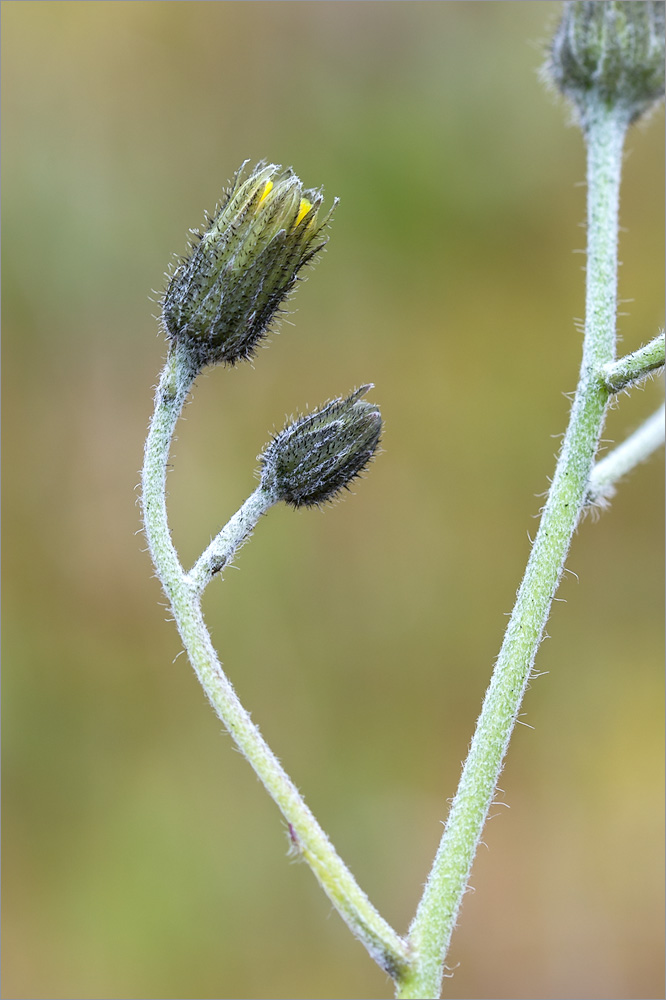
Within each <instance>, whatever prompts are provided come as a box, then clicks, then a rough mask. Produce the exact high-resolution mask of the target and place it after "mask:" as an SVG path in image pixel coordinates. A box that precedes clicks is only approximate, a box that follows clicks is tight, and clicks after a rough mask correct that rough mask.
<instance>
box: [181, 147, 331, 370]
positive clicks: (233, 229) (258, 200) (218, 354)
mask: <svg viewBox="0 0 666 1000" xmlns="http://www.w3.org/2000/svg"><path fill="white" fill-rule="evenodd" d="M322 201H323V194H322V192H321V191H314V190H312V191H310V190H309V191H304V190H303V186H302V184H301V182H300V180H299V179H298V177H296V175H295V174H294V172H293V171H292V170H291V169H286V170H283V169H282V167H279V166H275V165H274V164H264V163H260V164H258V165H257V166H256V167H253V168H252V169H250V170H249V171H248V170H247V169H246V165H245V164H244V165H243V166H242V167H241V169H240V170H239V171H238V173H237V174H236V177H235V179H234V181H233V184H232V185H231V188H230V190H229V191H228V193H227V196H226V199H225V201H224V203H223V204H222V206H221V208H219V210H218V211H217V214H216V215H215V217H214V218H212V219H209V220H208V222H207V228H206V229H205V230H204V231H203V232H201V233H197V234H195V235H196V241H195V243H194V244H193V246H192V253H191V254H190V256H189V257H187V258H186V259H185V260H183V262H182V263H181V264H180V266H179V267H178V268H177V270H176V272H175V273H174V275H173V277H172V278H171V280H170V282H169V286H168V288H167V290H166V292H165V295H164V298H163V301H162V317H163V321H164V326H165V329H166V332H167V334H168V336H169V338H170V339H171V341H172V342H180V343H182V344H184V345H185V346H186V347H187V349H188V352H189V354H190V356H191V358H192V360H193V362H194V363H195V365H197V367H202V366H203V365H206V364H216V363H218V362H221V361H225V362H227V363H228V364H234V363H235V362H236V361H239V360H241V359H242V358H247V357H249V356H250V355H251V354H252V353H253V351H254V349H255V348H256V346H257V343H258V341H259V340H260V339H261V337H262V336H263V335H264V334H265V333H266V331H267V329H268V327H269V324H270V322H271V320H272V319H273V318H274V316H275V314H276V312H277V310H278V308H279V306H280V304H281V303H282V302H283V301H284V299H285V297H286V296H287V295H288V293H289V292H290V291H291V289H292V288H293V286H294V283H295V281H296V276H297V274H298V272H299V271H300V269H301V268H302V267H303V265H304V264H307V263H308V261H310V260H312V258H313V257H314V256H315V254H317V252H318V251H319V250H321V249H322V247H323V246H324V244H325V243H326V237H325V236H323V235H322V230H323V228H324V226H325V225H326V223H327V222H328V221H329V218H330V215H331V212H328V213H327V214H326V216H325V217H324V218H323V219H320V218H319V209H320V208H321V204H322ZM333 207H335V203H334V206H333ZM331 211H332V209H331Z"/></svg>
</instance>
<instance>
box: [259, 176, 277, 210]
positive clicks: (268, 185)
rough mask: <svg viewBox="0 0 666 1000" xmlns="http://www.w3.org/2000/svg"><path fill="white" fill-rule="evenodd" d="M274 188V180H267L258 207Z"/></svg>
mask: <svg viewBox="0 0 666 1000" xmlns="http://www.w3.org/2000/svg"><path fill="white" fill-rule="evenodd" d="M272 190H273V181H266V183H265V184H264V190H263V191H262V192H261V198H260V199H259V202H258V205H257V207H259V205H261V203H262V201H263V200H264V198H268V196H269V194H270V193H271V191H272Z"/></svg>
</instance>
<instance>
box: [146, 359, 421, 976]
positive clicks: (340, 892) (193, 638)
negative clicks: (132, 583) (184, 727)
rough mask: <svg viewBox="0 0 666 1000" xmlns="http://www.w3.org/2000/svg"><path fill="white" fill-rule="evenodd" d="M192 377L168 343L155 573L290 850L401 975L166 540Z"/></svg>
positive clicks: (158, 418)
mask: <svg viewBox="0 0 666 1000" xmlns="http://www.w3.org/2000/svg"><path fill="white" fill-rule="evenodd" d="M195 376H196V370H195V369H193V368H192V366H191V364H190V363H189V359H188V355H187V352H186V351H184V350H182V349H180V348H179V347H178V346H176V347H175V348H174V349H172V350H171V351H170V352H169V356H168V358H167V362H166V365H165V367H164V371H163V372H162V377H161V379H160V384H159V386H158V388H157V392H156V395H155V412H154V414H153V418H152V421H151V425H150V429H149V432H148V438H147V440H146V449H145V461H144V468H143V492H142V501H143V516H144V525H145V530H146V537H147V539H148V546H149V549H150V553H151V555H152V557H153V562H154V563H155V567H156V569H157V574H158V576H159V578H160V580H161V582H162V585H163V587H164V590H165V592H166V595H167V597H168V598H169V601H170V603H171V607H172V610H173V615H174V618H175V621H176V624H177V626H178V631H179V633H180V636H181V639H182V640H183V645H184V646H185V649H186V650H187V653H188V656H189V658H190V661H191V663H192V666H193V667H194V670H195V672H196V674H197V677H198V678H199V681H200V683H201V686H202V687H203V689H204V691H205V693H206V695H207V697H208V700H209V701H210V703H211V705H212V706H213V709H214V710H215V712H216V713H217V715H218V717H219V718H220V719H221V720H222V722H223V723H224V725H225V727H226V729H227V731H228V732H229V734H230V735H231V737H232V738H233V740H234V741H235V743H236V745H237V746H238V748H239V749H240V750H241V751H242V753H243V754H244V756H245V757H246V758H247V760H248V761H249V763H250V764H251V765H252V767H253V768H254V770H255V772H256V774H257V776H258V777H259V779H260V780H261V782H262V784H263V785H264V787H265V788H266V790H267V791H268V793H269V795H270V796H271V798H272V799H273V800H274V802H275V803H276V804H277V806H278V807H279V809H280V811H281V812H282V815H283V816H284V818H285V819H286V821H287V823H288V825H289V834H290V837H291V839H292V841H293V844H294V848H295V850H296V851H297V852H298V854H299V855H300V856H301V857H302V858H303V859H304V860H305V861H307V863H308V864H309V866H310V868H311V869H312V871H313V872H314V874H315V876H316V878H317V880H318V881H319V884H320V885H321V886H322V888H323V890H324V892H325V893H326V895H327V896H328V898H329V899H330V901H331V902H332V903H333V905H334V906H335V908H336V909H337V911H338V912H339V913H340V915H341V917H342V918H343V920H344V921H345V922H346V923H347V925H348V926H349V928H350V929H351V931H352V932H353V933H354V934H355V935H356V936H357V937H358V938H359V939H360V940H361V941H362V943H363V944H364V945H365V947H366V948H367V950H368V951H369V952H370V954H371V955H372V957H373V958H374V960H375V961H376V962H377V964H378V965H380V966H381V968H383V969H384V970H385V971H386V972H388V973H389V975H391V976H392V977H393V978H394V979H402V978H403V977H404V975H405V974H406V971H407V968H408V964H409V958H408V949H407V946H406V945H405V943H404V941H402V939H401V938H400V937H399V936H398V935H397V934H396V932H395V931H394V930H393V929H392V928H391V927H390V925H389V924H388V923H386V921H385V920H384V919H383V918H382V917H381V916H380V915H379V913H378V912H377V910H376V909H375V908H374V907H373V906H372V904H371V903H370V901H369V899H368V898H367V896H366V895H365V893H364V892H363V891H362V890H361V888H360V887H359V886H358V884H357V882H356V881H355V879H354V877H353V875H352V874H351V872H350V871H349V869H348V868H347V867H346V865H345V864H344V862H343V861H342V860H341V859H340V857H339V856H338V854H337V853H336V851H335V849H334V847H333V845H332V844H331V842H330V841H329V839H328V837H327V836H326V834H325V833H324V831H323V830H322V829H321V827H320V826H319V824H318V823H317V821H316V819H315V818H314V816H313V815H312V813H311V812H310V810H309V809H308V807H307V805H306V804H305V802H304V801H303V798H302V797H301V795H300V793H299V791H298V789H297V788H296V786H295V785H294V783H293V782H292V781H291V779H290V778H289V776H288V775H287V774H286V772H285V771H284V769H283V767H282V765H281V764H280V762H279V761H278V759H277V757H276V756H275V754H274V753H273V752H272V750H271V749H270V747H269V746H268V745H267V743H266V742H265V740H264V738H263V737H262V735H261V733H260V731H259V729H258V727H257V726H256V725H255V724H254V723H253V722H252V720H251V718H250V716H249V714H248V713H247V712H246V710H245V709H244V708H243V706H242V705H241V703H240V701H239V700H238V696H237V695H236V692H235V691H234V689H233V686H232V685H231V682H230V681H229V680H228V678H227V677H226V675H225V673H224V671H223V670H222V667H221V665H220V662H219V660H218V658H217V654H216V653H215V650H214V648H213V645H212V643H211V640H210V636H209V634H208V630H207V628H206V625H205V623H204V620H203V615H202V613H201V607H200V596H201V590H202V588H203V585H204V583H205V582H206V578H208V579H209V578H210V569H211V567H210V566H209V565H208V562H209V560H208V561H206V560H204V562H205V565H203V564H202V566H201V567H200V569H199V571H198V572H197V573H195V574H194V578H193V579H192V578H190V577H188V576H186V574H185V573H184V571H183V568H182V566H181V564H180V561H179V559H178V555H177V553H176V550H175V548H174V546H173V543H172V541H171V536H170V532H169V525H168V520H167V510H166V499H165V491H166V468H167V461H168V456H169V449H170V445H171V439H172V437H173V431H174V428H175V425H176V421H177V420H178V417H179V415H180V412H181V409H182V407H183V404H184V402H185V398H186V396H187V393H188V392H189V390H190V388H191V386H192V382H193V381H194V378H195ZM258 493H259V491H256V492H255V494H253V497H254V500H255V506H254V513H255V514H256V518H255V523H256V519H258V517H259V516H260V513H261V510H260V508H261V497H260V496H258ZM272 503H273V498H272V497H270V496H266V498H265V507H264V509H267V508H268V507H270V506H271V505H272ZM236 517H237V518H238V515H237V516H236ZM232 520H233V519H232ZM234 523H235V522H234ZM208 551H209V550H207V552H208ZM197 565H199V564H197Z"/></svg>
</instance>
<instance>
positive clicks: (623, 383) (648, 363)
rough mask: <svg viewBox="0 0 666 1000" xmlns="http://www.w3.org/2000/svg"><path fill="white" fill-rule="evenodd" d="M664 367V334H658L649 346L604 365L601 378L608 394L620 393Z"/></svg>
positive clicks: (645, 345) (646, 345)
mask: <svg viewBox="0 0 666 1000" xmlns="http://www.w3.org/2000/svg"><path fill="white" fill-rule="evenodd" d="M663 365H664V334H663V333H660V334H658V335H657V336H656V337H655V338H654V339H653V340H651V341H650V343H649V344H644V345H643V347H639V348H638V350H637V351H634V352H633V354H627V355H626V356H625V357H624V358H620V359H619V361H613V362H611V364H608V365H604V367H603V370H602V373H601V377H602V379H603V382H604V385H605V386H606V388H607V389H608V391H609V392H620V391H621V390H622V389H626V388H627V387H628V386H630V385H634V384H635V383H636V382H640V381H641V379H644V378H647V376H648V375H650V374H651V373H652V372H654V371H657V369H658V368H662V367H663Z"/></svg>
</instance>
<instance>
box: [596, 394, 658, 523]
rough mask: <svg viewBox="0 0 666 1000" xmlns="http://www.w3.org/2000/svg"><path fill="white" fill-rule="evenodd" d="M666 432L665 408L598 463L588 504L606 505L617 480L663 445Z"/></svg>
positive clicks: (649, 418)
mask: <svg viewBox="0 0 666 1000" xmlns="http://www.w3.org/2000/svg"><path fill="white" fill-rule="evenodd" d="M665 429H666V428H665V427H664V407H663V406H660V407H659V409H658V410H657V411H656V412H655V413H653V414H652V416H651V417H648V419H647V420H646V421H645V422H644V423H642V424H641V426H640V427H639V428H638V429H637V430H635V431H634V433H633V434H631V435H630V436H629V437H628V438H627V439H626V441H623V442H622V444H619V445H618V446H617V448H614V449H613V451H611V452H609V453H608V455H605V456H604V457H603V458H602V459H601V460H600V461H599V462H597V464H596V465H595V466H594V468H593V469H592V472H591V474H590V479H589V482H588V484H587V493H586V496H585V502H586V503H587V504H602V505H603V504H604V503H605V502H606V501H607V500H608V499H609V498H610V497H612V496H613V494H614V492H615V484H616V483H617V482H618V480H619V479H621V478H622V477H623V476H626V475H627V473H628V472H631V470H632V469H635V468H636V466H637V465H640V463H641V462H645V461H646V460H647V459H648V458H649V457H650V455H652V454H653V453H654V452H655V451H656V450H657V448H660V447H661V446H662V445H663V443H664V436H665V433H664V432H665Z"/></svg>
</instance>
